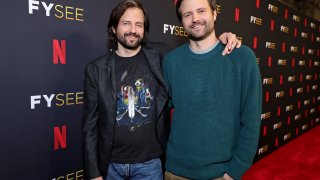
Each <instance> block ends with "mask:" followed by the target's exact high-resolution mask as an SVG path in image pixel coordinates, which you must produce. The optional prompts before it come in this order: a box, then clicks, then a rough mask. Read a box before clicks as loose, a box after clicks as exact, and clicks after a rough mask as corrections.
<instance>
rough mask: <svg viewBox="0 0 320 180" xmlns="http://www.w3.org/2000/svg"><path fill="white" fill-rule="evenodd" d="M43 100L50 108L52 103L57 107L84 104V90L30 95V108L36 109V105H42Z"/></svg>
mask: <svg viewBox="0 0 320 180" xmlns="http://www.w3.org/2000/svg"><path fill="white" fill-rule="evenodd" d="M43 101H44V103H46V107H48V108H51V107H52V105H55V106H57V107H61V106H72V105H80V104H83V92H76V93H65V94H62V93H59V94H50V95H46V94H44V95H34V96H31V97H30V108H31V109H35V108H36V105H40V104H41V103H42V102H43ZM53 103H54V104H53Z"/></svg>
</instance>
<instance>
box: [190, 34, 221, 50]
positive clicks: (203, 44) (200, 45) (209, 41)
mask: <svg viewBox="0 0 320 180" xmlns="http://www.w3.org/2000/svg"><path fill="white" fill-rule="evenodd" d="M217 42H218V39H217V37H216V35H215V33H214V32H212V33H211V34H210V35H209V36H208V37H206V38H205V39H203V40H200V41H193V40H191V39H190V40H189V43H190V48H191V50H192V51H205V50H207V49H209V48H210V47H212V46H214V45H215V44H216V43H217Z"/></svg>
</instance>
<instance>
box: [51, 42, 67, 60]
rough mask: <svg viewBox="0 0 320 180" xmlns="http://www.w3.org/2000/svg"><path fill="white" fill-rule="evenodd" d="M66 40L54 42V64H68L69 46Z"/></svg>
mask: <svg viewBox="0 0 320 180" xmlns="http://www.w3.org/2000/svg"><path fill="white" fill-rule="evenodd" d="M66 44H67V43H66V40H61V42H60V43H59V40H57V39H54V40H53V64H59V62H60V64H66V63H67V56H66V55H67V54H66V52H67V51H66V50H67V46H66Z"/></svg>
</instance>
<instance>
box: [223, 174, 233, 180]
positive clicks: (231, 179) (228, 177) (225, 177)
mask: <svg viewBox="0 0 320 180" xmlns="http://www.w3.org/2000/svg"><path fill="white" fill-rule="evenodd" d="M223 179H225V180H233V178H232V177H230V176H229V175H228V174H227V173H224V175H223Z"/></svg>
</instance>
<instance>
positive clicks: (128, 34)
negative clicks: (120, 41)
mask: <svg viewBox="0 0 320 180" xmlns="http://www.w3.org/2000/svg"><path fill="white" fill-rule="evenodd" d="M127 36H133V37H135V38H141V36H140V35H139V34H136V33H132V32H129V33H124V37H127Z"/></svg>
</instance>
